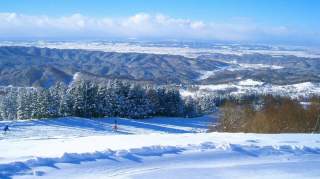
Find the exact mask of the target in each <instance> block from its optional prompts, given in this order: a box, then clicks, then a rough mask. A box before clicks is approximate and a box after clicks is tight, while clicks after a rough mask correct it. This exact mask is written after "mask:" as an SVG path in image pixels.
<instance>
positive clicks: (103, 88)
mask: <svg viewBox="0 0 320 179" xmlns="http://www.w3.org/2000/svg"><path fill="white" fill-rule="evenodd" d="M214 109H215V103H214V101H213V100H212V98H210V97H207V96H202V97H198V98H191V97H187V98H183V97H181V95H180V93H179V90H178V89H177V88H175V87H169V86H162V87H159V86H153V85H146V84H137V83H132V82H124V81H121V80H110V81H106V82H103V83H96V82H88V81H79V82H76V83H73V84H70V85H68V86H67V85H64V84H63V83H57V84H56V85H54V86H52V87H51V88H48V89H46V88H15V87H7V88H4V89H3V90H2V91H1V92H0V119H2V120H15V119H36V118H54V117H66V116H75V117H89V118H95V117H125V118H148V117H152V116H181V117H195V116H199V115H203V114H206V113H210V112H212V111H213V110H214Z"/></svg>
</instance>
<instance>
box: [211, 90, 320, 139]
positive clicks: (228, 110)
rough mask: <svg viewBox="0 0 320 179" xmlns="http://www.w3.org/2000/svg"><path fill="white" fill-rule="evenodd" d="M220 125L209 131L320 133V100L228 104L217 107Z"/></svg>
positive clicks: (254, 100) (278, 99)
mask: <svg viewBox="0 0 320 179" xmlns="http://www.w3.org/2000/svg"><path fill="white" fill-rule="evenodd" d="M220 111H221V116H220V121H219V124H218V125H217V126H215V127H212V128H211V129H212V130H218V131H223V132H252V133H283V132H288V133H292V132H295V133H296V132H298V133H308V132H319V127H320V126H319V125H320V98H319V97H316V96H314V97H311V98H310V99H309V100H308V102H306V103H301V102H300V101H299V100H297V99H291V98H289V97H280V96H272V95H267V96H259V97H255V98H250V100H230V99H229V100H227V101H225V102H224V104H223V105H221V107H220Z"/></svg>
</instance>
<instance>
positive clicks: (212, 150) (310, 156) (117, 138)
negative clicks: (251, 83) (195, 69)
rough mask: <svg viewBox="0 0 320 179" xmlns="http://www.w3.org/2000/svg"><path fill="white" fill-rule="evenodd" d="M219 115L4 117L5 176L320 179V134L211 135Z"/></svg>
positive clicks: (1, 168) (1, 171) (1, 164)
mask: <svg viewBox="0 0 320 179" xmlns="http://www.w3.org/2000/svg"><path fill="white" fill-rule="evenodd" d="M114 120H117V122H118V124H119V125H118V127H119V130H118V131H117V132H115V131H113V130H112V125H113V123H114ZM215 120H216V119H215V116H205V117H199V118H192V119H182V118H152V119H146V120H130V119H119V118H108V119H96V120H90V119H83V118H61V119H50V120H49V119H48V120H30V121H17V122H0V127H3V126H4V125H5V124H9V125H10V129H11V130H10V131H9V132H8V133H7V134H1V139H0V144H1V145H0V178H1V179H2V178H3V179H6V178H19V179H29V178H32V179H33V178H51V179H57V178H72V179H73V178H76V179H78V178H79V179H80V178H81V179H88V178H95V179H96V178H101V179H105V178H139V179H140V178H153V179H155V178H273V179H274V178H299V179H300V178H319V177H320V170H319V166H320V135H318V134H243V133H236V134H232V133H206V130H207V127H208V125H209V124H210V123H212V122H215Z"/></svg>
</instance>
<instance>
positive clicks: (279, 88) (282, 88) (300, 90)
mask: <svg viewBox="0 0 320 179" xmlns="http://www.w3.org/2000/svg"><path fill="white" fill-rule="evenodd" d="M239 80H240V81H235V82H230V83H222V84H211V85H196V86H198V87H199V90H193V91H189V90H186V89H181V90H180V93H181V95H182V96H184V97H186V96H191V97H193V96H202V95H207V94H208V93H215V92H218V91H229V93H230V94H231V95H239V94H273V95H280V96H289V97H291V98H299V97H301V96H304V97H308V96H312V95H320V83H311V82H304V83H297V84H290V85H273V84H269V83H265V82H262V81H257V80H253V79H243V80H241V79H239Z"/></svg>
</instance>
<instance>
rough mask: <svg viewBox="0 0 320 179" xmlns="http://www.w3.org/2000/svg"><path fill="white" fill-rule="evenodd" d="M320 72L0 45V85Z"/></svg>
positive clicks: (292, 78)
mask: <svg viewBox="0 0 320 179" xmlns="http://www.w3.org/2000/svg"><path fill="white" fill-rule="evenodd" d="M243 64H246V65H243ZM248 64H249V65H248ZM247 66H249V67H247ZM260 66H261V67H262V68H260ZM264 66H266V67H264ZM269 66H270V67H269ZM273 66H276V67H279V68H272V67H273ZM258 67H259V68H258ZM319 69H320V59H309V58H303V57H295V56H279V57H274V56H271V55H262V54H250V55H242V56H239V55H226V54H210V55H203V56H200V57H198V58H187V57H184V56H178V55H160V54H146V53H117V52H102V51H88V50H79V49H50V48H38V47H20V46H3V47H0V86H8V85H13V86H35V87H50V86H52V85H53V84H55V83H56V82H63V83H66V84H68V83H70V82H72V81H73V80H74V79H73V78H74V75H75V74H78V75H79V77H78V79H77V80H79V79H80V80H81V78H83V79H87V80H104V79H126V80H134V81H144V82H150V83H155V84H217V83H229V82H234V81H237V80H244V79H254V80H258V81H263V82H267V83H274V84H292V83H301V82H307V81H310V82H320V70H319Z"/></svg>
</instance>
